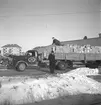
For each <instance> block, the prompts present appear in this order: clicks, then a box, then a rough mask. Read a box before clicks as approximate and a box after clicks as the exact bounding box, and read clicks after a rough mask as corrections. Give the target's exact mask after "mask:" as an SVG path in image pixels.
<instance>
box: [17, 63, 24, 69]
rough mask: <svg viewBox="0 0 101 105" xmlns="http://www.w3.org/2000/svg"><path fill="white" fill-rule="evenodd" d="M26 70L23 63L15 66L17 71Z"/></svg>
mask: <svg viewBox="0 0 101 105" xmlns="http://www.w3.org/2000/svg"><path fill="white" fill-rule="evenodd" d="M25 69H26V64H25V63H23V62H20V63H19V64H18V65H17V70H18V71H25Z"/></svg>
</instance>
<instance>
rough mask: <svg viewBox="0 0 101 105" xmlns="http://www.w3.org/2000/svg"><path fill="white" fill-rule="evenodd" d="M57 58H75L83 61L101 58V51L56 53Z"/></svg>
mask: <svg viewBox="0 0 101 105" xmlns="http://www.w3.org/2000/svg"><path fill="white" fill-rule="evenodd" d="M55 58H56V59H60V60H75V61H81V60H84V59H86V60H87V61H95V60H101V54H100V53H86V54H85V53H55Z"/></svg>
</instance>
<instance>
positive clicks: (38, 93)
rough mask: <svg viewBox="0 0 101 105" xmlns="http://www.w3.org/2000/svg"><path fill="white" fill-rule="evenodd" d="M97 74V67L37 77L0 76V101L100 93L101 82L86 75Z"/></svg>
mask: <svg viewBox="0 0 101 105" xmlns="http://www.w3.org/2000/svg"><path fill="white" fill-rule="evenodd" d="M97 74H98V69H89V68H78V69H75V70H72V71H70V72H68V73H63V74H56V75H44V76H42V77H40V78H37V79H36V78H34V77H28V76H25V77H20V76H18V77H9V78H8V77H0V81H1V88H0V103H3V102H4V101H5V100H6V101H7V100H9V101H10V102H11V103H16V104H23V103H31V102H36V101H42V100H47V99H54V98H57V97H60V96H65V95H76V94H81V93H88V94H101V83H99V82H97V81H95V80H93V79H91V78H88V77H87V75H97ZM16 80H17V81H16ZM5 81H6V82H5Z"/></svg>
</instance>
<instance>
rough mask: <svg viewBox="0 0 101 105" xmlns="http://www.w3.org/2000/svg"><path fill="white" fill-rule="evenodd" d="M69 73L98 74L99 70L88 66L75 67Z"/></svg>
mask: <svg viewBox="0 0 101 105" xmlns="http://www.w3.org/2000/svg"><path fill="white" fill-rule="evenodd" d="M69 73H71V74H79V75H98V73H99V70H98V69H97V68H96V69H90V68H86V67H83V68H77V69H75V70H72V71H70V72H69Z"/></svg>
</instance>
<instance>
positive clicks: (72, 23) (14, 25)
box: [0, 0, 101, 51]
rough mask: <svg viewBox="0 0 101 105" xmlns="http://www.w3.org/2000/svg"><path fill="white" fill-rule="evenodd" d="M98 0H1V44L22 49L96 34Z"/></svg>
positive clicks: (99, 13) (100, 14)
mask: <svg viewBox="0 0 101 105" xmlns="http://www.w3.org/2000/svg"><path fill="white" fill-rule="evenodd" d="M100 2H101V0H0V47H1V46H3V45H5V44H18V45H20V46H21V47H22V48H23V50H24V51H26V50H28V49H31V48H34V47H36V46H44V45H49V44H51V43H52V37H53V36H54V37H56V38H57V39H59V40H60V41H67V40H75V39H81V38H83V37H84V36H85V35H86V36H88V37H89V38H91V37H98V34H99V33H100V32H101V26H100V25H101V22H100V19H101V17H100V16H101V12H100V10H101V8H100V6H101V5H100Z"/></svg>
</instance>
